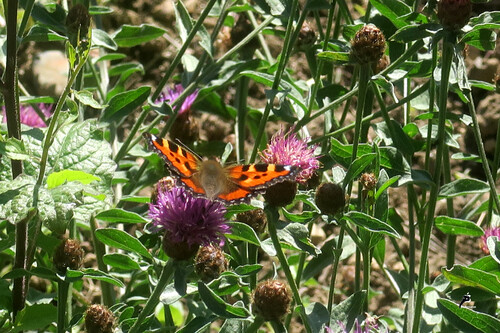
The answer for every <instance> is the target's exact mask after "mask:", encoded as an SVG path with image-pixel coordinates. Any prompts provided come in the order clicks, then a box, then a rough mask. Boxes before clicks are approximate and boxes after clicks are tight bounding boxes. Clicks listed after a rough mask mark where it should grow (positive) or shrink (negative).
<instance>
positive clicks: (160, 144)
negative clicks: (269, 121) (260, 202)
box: [144, 133, 299, 204]
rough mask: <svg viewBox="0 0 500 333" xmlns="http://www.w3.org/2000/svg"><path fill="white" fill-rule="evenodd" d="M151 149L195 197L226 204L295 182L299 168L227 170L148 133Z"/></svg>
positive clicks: (271, 166)
mask: <svg viewBox="0 0 500 333" xmlns="http://www.w3.org/2000/svg"><path fill="white" fill-rule="evenodd" d="M144 136H145V138H146V140H147V142H148V145H149V147H150V149H152V150H153V151H155V152H156V153H157V154H158V155H160V156H161V157H162V158H163V160H164V161H165V163H166V165H167V167H168V169H169V170H170V171H171V174H172V175H173V176H175V177H176V178H177V179H178V180H179V182H180V183H181V184H182V185H183V186H184V187H185V188H187V189H188V190H190V191H191V192H192V193H193V194H195V195H198V196H205V197H207V198H208V199H210V200H216V201H220V202H223V203H225V204H235V203H240V202H246V201H248V199H249V198H250V197H252V196H254V195H256V194H258V193H261V192H263V191H265V190H266V189H267V188H268V187H270V186H272V185H274V184H276V183H279V182H283V181H285V180H293V179H294V178H295V176H296V175H297V173H298V171H299V168H298V167H296V166H290V165H277V164H246V165H232V166H227V167H223V166H222V165H221V164H220V163H219V162H217V161H215V160H205V161H203V160H201V159H200V158H199V157H197V156H196V155H194V154H192V153H190V152H189V151H188V150H187V149H184V148H182V147H181V146H179V145H178V144H176V143H174V142H172V141H169V140H165V139H162V138H158V137H156V136H154V135H152V134H149V133H145V134H144Z"/></svg>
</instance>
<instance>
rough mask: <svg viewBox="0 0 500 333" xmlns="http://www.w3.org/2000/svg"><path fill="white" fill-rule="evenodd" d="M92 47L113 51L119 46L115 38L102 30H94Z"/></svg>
mask: <svg viewBox="0 0 500 333" xmlns="http://www.w3.org/2000/svg"><path fill="white" fill-rule="evenodd" d="M92 46H94V47H103V48H106V49H108V50H112V51H116V50H117V49H118V45H117V44H116V43H115V41H114V40H113V38H111V36H110V35H108V34H107V33H106V32H105V31H104V30H101V29H92Z"/></svg>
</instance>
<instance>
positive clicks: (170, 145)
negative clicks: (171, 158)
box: [167, 141, 179, 152]
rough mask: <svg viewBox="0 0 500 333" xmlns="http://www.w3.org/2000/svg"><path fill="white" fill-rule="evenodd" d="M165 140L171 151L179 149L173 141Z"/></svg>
mask: <svg viewBox="0 0 500 333" xmlns="http://www.w3.org/2000/svg"><path fill="white" fill-rule="evenodd" d="M167 142H168V149H170V150H171V151H174V152H177V150H178V149H179V146H178V145H176V144H175V143H173V142H172V141H167Z"/></svg>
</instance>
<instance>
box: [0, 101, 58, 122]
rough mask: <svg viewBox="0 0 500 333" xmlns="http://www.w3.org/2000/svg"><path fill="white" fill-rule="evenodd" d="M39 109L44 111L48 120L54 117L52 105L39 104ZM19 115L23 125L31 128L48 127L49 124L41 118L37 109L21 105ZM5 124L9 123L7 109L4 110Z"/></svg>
mask: <svg viewBox="0 0 500 333" xmlns="http://www.w3.org/2000/svg"><path fill="white" fill-rule="evenodd" d="M38 108H39V109H40V110H41V111H42V113H43V114H44V115H45V117H46V118H49V117H50V116H51V115H52V105H51V104H44V103H40V104H38ZM19 114H20V118H21V119H20V120H21V124H24V125H27V126H30V127H47V124H45V122H44V121H43V120H42V118H40V116H39V115H38V113H36V111H35V109H34V108H33V106H31V105H29V104H28V105H20V106H19ZM3 122H4V123H6V122H7V117H6V112H5V107H4V108H3Z"/></svg>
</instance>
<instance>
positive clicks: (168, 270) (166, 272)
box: [129, 259, 174, 333]
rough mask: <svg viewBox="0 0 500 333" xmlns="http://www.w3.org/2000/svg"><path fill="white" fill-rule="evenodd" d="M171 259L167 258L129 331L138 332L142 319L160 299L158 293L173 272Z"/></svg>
mask: <svg viewBox="0 0 500 333" xmlns="http://www.w3.org/2000/svg"><path fill="white" fill-rule="evenodd" d="M173 263H174V262H173V260H171V259H169V260H168V261H167V263H166V264H165V266H164V267H163V269H162V271H161V274H160V278H159V279H158V283H157V284H156V287H155V288H154V290H153V293H152V294H151V296H149V298H148V301H147V302H146V305H145V306H144V309H142V311H141V312H140V313H139V316H138V317H137V320H136V321H135V323H134V325H132V327H131V328H130V330H129V333H136V332H140V328H141V325H142V324H143V322H144V319H146V318H147V317H148V316H149V315H150V314H151V313H153V311H154V309H155V307H156V305H157V304H158V302H159V301H160V295H161V293H162V292H163V290H164V289H165V287H166V286H167V283H168V281H169V280H170V277H171V276H172V274H173V273H174V271H173V270H172V268H173Z"/></svg>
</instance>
